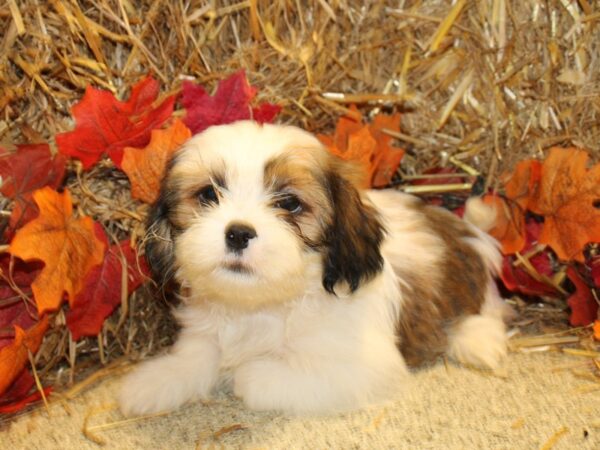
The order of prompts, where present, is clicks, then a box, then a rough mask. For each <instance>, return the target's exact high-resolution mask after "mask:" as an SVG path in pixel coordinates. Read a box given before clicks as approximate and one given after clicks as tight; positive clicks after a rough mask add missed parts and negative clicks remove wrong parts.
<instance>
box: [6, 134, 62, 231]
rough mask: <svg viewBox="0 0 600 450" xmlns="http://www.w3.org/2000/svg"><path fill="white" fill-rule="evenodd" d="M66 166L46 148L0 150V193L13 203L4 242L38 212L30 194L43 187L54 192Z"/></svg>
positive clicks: (35, 146) (19, 147)
mask: <svg viewBox="0 0 600 450" xmlns="http://www.w3.org/2000/svg"><path fill="white" fill-rule="evenodd" d="M66 162H67V158H66V157H65V156H64V155H60V154H59V155H56V156H55V157H54V158H53V157H52V153H51V152H50V147H49V146H48V144H30V145H18V146H17V150H16V151H15V152H13V153H10V152H8V151H6V150H4V149H2V148H1V147H0V177H2V185H1V187H0V192H2V194H3V195H4V196H6V197H8V198H11V199H13V200H14V201H15V203H14V206H13V210H12V213H11V215H10V222H9V232H8V236H7V238H8V239H10V237H12V235H13V234H14V231H15V230H16V229H17V228H20V227H21V226H23V225H24V224H26V223H27V222H29V221H30V220H32V219H34V218H35V216H37V214H38V212H39V209H38V207H37V205H36V204H35V202H34V201H33V197H32V193H33V191H35V190H36V189H40V188H43V187H45V186H50V187H52V188H57V187H58V186H59V185H60V184H61V183H62V180H63V178H64V176H65V167H66Z"/></svg>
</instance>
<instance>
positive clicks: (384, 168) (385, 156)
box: [317, 106, 404, 187]
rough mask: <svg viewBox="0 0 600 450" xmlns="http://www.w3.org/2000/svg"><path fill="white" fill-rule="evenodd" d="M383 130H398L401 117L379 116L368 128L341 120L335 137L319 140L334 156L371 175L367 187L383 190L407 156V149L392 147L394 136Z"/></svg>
mask: <svg viewBox="0 0 600 450" xmlns="http://www.w3.org/2000/svg"><path fill="white" fill-rule="evenodd" d="M352 109H353V110H356V107H354V106H353V107H352ZM384 129H389V130H392V131H399V130H400V114H399V113H398V114H394V115H392V116H388V115H385V114H379V115H377V116H375V118H374V119H373V122H372V123H371V124H367V125H365V124H362V123H360V122H358V121H356V120H354V119H353V118H351V117H341V118H340V119H339V120H338V123H337V125H336V128H335V133H334V135H333V136H326V135H318V136H317V137H318V138H319V140H320V141H321V142H322V143H323V144H324V145H325V146H326V147H327V148H328V149H329V151H330V152H331V153H332V154H334V155H336V156H339V157H340V158H342V159H345V160H347V161H355V162H357V163H358V164H360V165H361V166H362V167H363V169H364V171H365V173H366V174H367V176H368V178H367V183H366V185H367V187H369V186H376V187H381V186H385V185H387V184H389V183H390V181H391V179H392V176H393V175H394V173H395V172H396V170H397V169H398V165H399V164H400V161H401V160H402V157H403V156H404V150H402V149H400V148H396V147H393V146H392V145H391V141H392V137H391V136H389V135H388V134H386V133H384V132H383V130H384Z"/></svg>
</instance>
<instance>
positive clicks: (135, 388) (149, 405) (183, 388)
mask: <svg viewBox="0 0 600 450" xmlns="http://www.w3.org/2000/svg"><path fill="white" fill-rule="evenodd" d="M168 359H169V356H165V357H162V358H158V359H155V360H153V361H148V362H145V363H142V364H141V365H140V366H139V367H137V368H136V369H134V371H133V372H132V373H131V374H129V375H127V376H126V377H125V378H124V379H123V382H122V385H121V390H120V392H119V407H120V409H121V412H122V413H123V414H124V415H126V416H137V415H143V414H152V413H156V412H160V411H168V410H171V409H175V408H177V407H179V406H181V405H182V404H183V403H185V402H186V401H187V400H189V399H190V397H191V396H192V392H191V391H190V387H189V386H188V385H187V384H188V383H186V382H185V380H180V379H178V377H177V373H175V372H174V371H173V370H172V365H171V364H169V361H168Z"/></svg>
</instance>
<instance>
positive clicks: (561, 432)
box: [540, 427, 569, 450]
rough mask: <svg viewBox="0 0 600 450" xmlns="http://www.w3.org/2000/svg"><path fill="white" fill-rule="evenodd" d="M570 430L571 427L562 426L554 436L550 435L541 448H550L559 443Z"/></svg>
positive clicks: (543, 449) (547, 449)
mask: <svg viewBox="0 0 600 450" xmlns="http://www.w3.org/2000/svg"><path fill="white" fill-rule="evenodd" d="M568 432H569V429H568V428H567V427H562V428H561V429H559V430H557V431H556V432H555V433H554V434H553V435H552V436H550V438H549V439H548V440H547V441H546V442H545V443H544V445H542V446H541V447H540V450H550V449H551V448H552V447H554V446H555V445H556V444H557V443H558V441H559V440H560V438H561V437H563V436H564V435H565V434H567V433H568Z"/></svg>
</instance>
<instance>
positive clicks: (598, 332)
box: [594, 320, 600, 341]
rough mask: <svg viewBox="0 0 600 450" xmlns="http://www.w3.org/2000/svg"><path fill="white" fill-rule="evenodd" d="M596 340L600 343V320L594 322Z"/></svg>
mask: <svg viewBox="0 0 600 450" xmlns="http://www.w3.org/2000/svg"><path fill="white" fill-rule="evenodd" d="M594 339H596V340H597V341H600V320H594Z"/></svg>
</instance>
